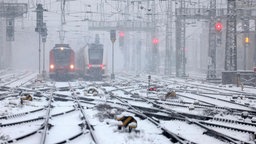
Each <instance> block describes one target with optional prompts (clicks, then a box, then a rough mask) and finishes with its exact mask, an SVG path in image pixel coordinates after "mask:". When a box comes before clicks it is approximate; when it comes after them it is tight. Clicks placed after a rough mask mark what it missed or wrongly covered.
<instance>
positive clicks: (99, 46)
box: [89, 43, 103, 49]
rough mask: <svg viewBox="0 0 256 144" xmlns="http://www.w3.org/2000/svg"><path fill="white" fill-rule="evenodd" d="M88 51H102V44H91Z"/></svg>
mask: <svg viewBox="0 0 256 144" xmlns="http://www.w3.org/2000/svg"><path fill="white" fill-rule="evenodd" d="M89 49H103V44H97V43H91V44H90V45H89Z"/></svg>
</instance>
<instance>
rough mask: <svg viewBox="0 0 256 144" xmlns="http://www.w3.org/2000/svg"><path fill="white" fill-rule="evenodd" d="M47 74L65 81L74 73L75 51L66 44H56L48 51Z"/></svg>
mask: <svg viewBox="0 0 256 144" xmlns="http://www.w3.org/2000/svg"><path fill="white" fill-rule="evenodd" d="M49 66H50V67H49V76H50V78H51V79H54V80H60V81H63V80H64V81H66V80H70V79H72V78H73V77H74V75H75V53H74V51H73V50H72V49H71V48H70V47H69V45H68V44H56V45H55V46H54V48H53V49H52V50H51V51H50V64H49Z"/></svg>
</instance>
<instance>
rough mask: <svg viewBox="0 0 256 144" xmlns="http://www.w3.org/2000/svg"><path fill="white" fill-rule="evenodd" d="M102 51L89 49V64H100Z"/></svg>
mask: <svg viewBox="0 0 256 144" xmlns="http://www.w3.org/2000/svg"><path fill="white" fill-rule="evenodd" d="M102 59H103V49H97V48H92V49H89V63H90V64H102Z"/></svg>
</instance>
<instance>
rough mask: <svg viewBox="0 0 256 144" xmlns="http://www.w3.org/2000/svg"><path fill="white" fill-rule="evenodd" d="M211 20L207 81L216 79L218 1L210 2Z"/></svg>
mask: <svg viewBox="0 0 256 144" xmlns="http://www.w3.org/2000/svg"><path fill="white" fill-rule="evenodd" d="M209 15H210V20H209V42H208V43H209V49H208V56H209V60H208V71H207V79H216V77H217V76H216V30H215V23H216V0H211V1H210V12H209Z"/></svg>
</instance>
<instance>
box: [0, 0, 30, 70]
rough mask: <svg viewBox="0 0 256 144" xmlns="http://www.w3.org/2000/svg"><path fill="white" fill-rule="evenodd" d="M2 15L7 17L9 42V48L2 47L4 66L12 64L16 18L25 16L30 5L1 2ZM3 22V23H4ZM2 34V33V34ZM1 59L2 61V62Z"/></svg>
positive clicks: (7, 37)
mask: <svg viewBox="0 0 256 144" xmlns="http://www.w3.org/2000/svg"><path fill="white" fill-rule="evenodd" d="M0 9H1V10H0V17H1V18H6V41H8V42H9V44H8V46H7V48H5V47H2V53H1V54H4V56H3V57H2V56H1V59H2V60H1V61H2V63H5V64H3V67H5V66H10V65H12V44H11V42H12V41H14V36H15V35H14V31H15V30H14V27H15V19H16V18H19V17H23V15H24V14H26V13H27V12H28V6H27V4H26V3H3V2H1V3H0ZM2 24H3V23H2ZM1 35H2V34H1ZM1 61H0V62H1Z"/></svg>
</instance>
